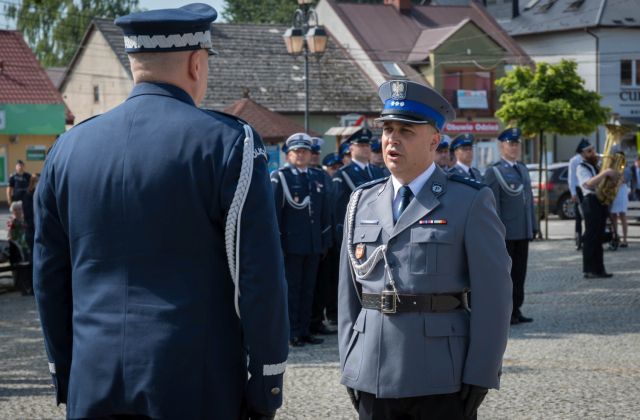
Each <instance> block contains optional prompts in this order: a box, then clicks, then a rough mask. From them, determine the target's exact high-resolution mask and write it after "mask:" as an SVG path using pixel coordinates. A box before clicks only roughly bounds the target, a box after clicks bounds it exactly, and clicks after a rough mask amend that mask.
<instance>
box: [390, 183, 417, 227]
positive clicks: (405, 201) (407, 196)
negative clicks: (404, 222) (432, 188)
mask: <svg viewBox="0 0 640 420" xmlns="http://www.w3.org/2000/svg"><path fill="white" fill-rule="evenodd" d="M398 194H399V195H400V201H399V202H398V207H397V208H396V211H395V212H394V213H395V214H394V222H397V221H398V219H399V218H400V215H401V214H402V212H404V211H405V210H406V209H407V207H409V203H410V202H411V199H412V198H413V193H412V192H411V188H409V187H408V186H407V185H403V186H402V187H400V189H399V190H398Z"/></svg>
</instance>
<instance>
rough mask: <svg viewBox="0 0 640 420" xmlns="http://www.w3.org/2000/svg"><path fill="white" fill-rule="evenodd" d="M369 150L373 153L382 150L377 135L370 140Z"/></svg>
mask: <svg viewBox="0 0 640 420" xmlns="http://www.w3.org/2000/svg"><path fill="white" fill-rule="evenodd" d="M371 151H372V152H373V153H380V152H382V143H380V139H379V138H377V137H374V138H373V139H372V140H371Z"/></svg>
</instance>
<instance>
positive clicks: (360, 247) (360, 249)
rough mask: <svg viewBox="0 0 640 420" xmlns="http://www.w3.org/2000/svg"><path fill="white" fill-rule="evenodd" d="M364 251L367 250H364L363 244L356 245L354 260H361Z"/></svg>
mask: <svg viewBox="0 0 640 420" xmlns="http://www.w3.org/2000/svg"><path fill="white" fill-rule="evenodd" d="M366 249H367V248H366V246H365V244H358V245H356V253H355V255H356V258H357V259H359V260H361V259H363V258H364V257H365V253H366V252H365V251H366Z"/></svg>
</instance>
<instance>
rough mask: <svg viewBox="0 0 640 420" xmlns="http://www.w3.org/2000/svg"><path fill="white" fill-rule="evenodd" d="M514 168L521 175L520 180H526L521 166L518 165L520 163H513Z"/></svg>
mask: <svg viewBox="0 0 640 420" xmlns="http://www.w3.org/2000/svg"><path fill="white" fill-rule="evenodd" d="M513 169H515V170H516V173H517V174H518V176H520V180H521V181H524V176H522V171H521V170H520V168H519V167H518V164H517V163H516V164H515V165H513Z"/></svg>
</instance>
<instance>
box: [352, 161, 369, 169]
mask: <svg viewBox="0 0 640 420" xmlns="http://www.w3.org/2000/svg"><path fill="white" fill-rule="evenodd" d="M351 162H353V163H355V164H356V165H358V166H359V167H360V169H367V164H366V163H362V162H360V161H359V160H356V159H351Z"/></svg>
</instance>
